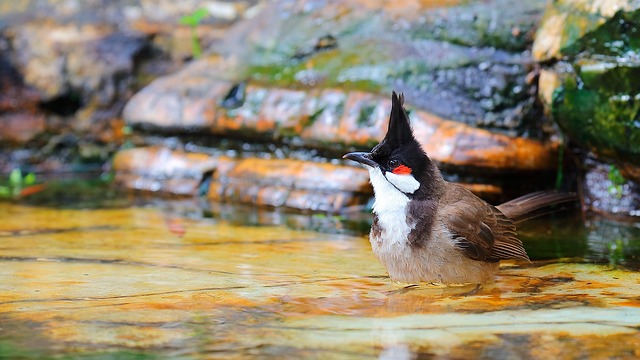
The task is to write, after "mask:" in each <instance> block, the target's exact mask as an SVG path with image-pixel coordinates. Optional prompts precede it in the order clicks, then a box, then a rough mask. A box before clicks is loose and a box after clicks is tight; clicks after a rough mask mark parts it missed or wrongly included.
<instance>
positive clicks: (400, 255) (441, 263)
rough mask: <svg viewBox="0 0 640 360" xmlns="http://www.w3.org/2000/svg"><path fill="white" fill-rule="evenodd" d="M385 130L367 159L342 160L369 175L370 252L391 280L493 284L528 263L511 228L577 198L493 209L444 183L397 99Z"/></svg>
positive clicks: (552, 196)
mask: <svg viewBox="0 0 640 360" xmlns="http://www.w3.org/2000/svg"><path fill="white" fill-rule="evenodd" d="M391 102H392V105H391V115H390V119H389V128H388V130H387V134H386V136H385V137H384V139H383V140H382V141H381V142H380V143H379V144H378V145H376V146H375V147H374V148H373V149H372V150H371V152H353V153H349V154H346V155H344V158H346V159H350V160H353V161H357V162H359V163H360V164H362V165H364V166H365V167H366V168H367V169H368V170H369V177H370V181H371V184H372V185H373V190H374V196H375V202H374V205H373V225H372V227H371V232H370V234H369V240H370V241H371V247H372V248H373V252H374V253H375V254H376V256H377V257H378V259H379V260H380V262H381V263H382V264H383V265H384V266H385V268H386V269H387V271H388V273H389V276H390V277H391V279H393V280H396V281H401V282H408V283H416V282H433V283H441V284H451V283H473V284H482V283H486V282H488V281H492V280H493V278H494V275H495V273H496V272H497V270H498V268H499V262H500V260H503V259H517V260H524V261H529V257H528V256H527V253H526V251H525V249H524V247H523V246H522V242H521V241H520V240H519V239H518V238H517V237H516V227H515V225H514V222H517V221H520V220H524V219H527V218H530V217H532V216H533V214H535V213H536V211H538V210H540V209H542V208H545V207H547V206H550V205H554V204H560V203H565V202H569V201H574V200H575V195H574V194H565V193H557V192H553V191H541V192H536V193H532V194H529V195H524V196H522V197H519V198H517V199H514V200H511V201H508V202H506V203H504V204H502V205H499V206H492V205H490V204H489V203H487V202H485V201H484V200H482V199H480V198H479V197H477V196H476V195H474V194H473V193H472V192H471V191H470V190H468V189H467V188H465V187H463V186H461V185H457V184H454V183H450V182H447V181H446V180H444V179H443V178H442V175H441V174H440V171H439V170H438V167H437V166H436V165H435V164H434V163H433V162H432V161H431V160H430V159H429V157H428V156H427V154H426V153H425V152H424V150H423V149H422V147H421V146H420V144H419V143H418V141H417V140H416V138H415V137H414V135H413V132H412V129H411V125H410V123H409V121H410V120H409V117H408V116H407V113H406V111H405V109H404V96H403V95H402V94H401V95H400V96H397V95H396V93H395V92H394V93H393V95H392V99H391Z"/></svg>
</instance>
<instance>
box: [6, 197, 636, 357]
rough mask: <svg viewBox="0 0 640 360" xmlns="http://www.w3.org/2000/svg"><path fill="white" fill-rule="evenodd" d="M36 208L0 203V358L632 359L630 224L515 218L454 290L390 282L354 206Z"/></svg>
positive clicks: (120, 201) (132, 202) (568, 217)
mask: <svg viewBox="0 0 640 360" xmlns="http://www.w3.org/2000/svg"><path fill="white" fill-rule="evenodd" d="M102 193H103V194H104V193H105V192H102ZM58 196H59V195H58ZM36 199H37V198H36ZM81 200H82V201H81ZM53 203H55V201H45V200H43V198H41V199H40V200H39V201H36V200H33V201H31V202H26V203H25V202H22V203H16V202H13V203H11V202H0V214H1V216H2V219H3V221H2V222H1V223H0V358H7V359H8V358H12V359H13V358H38V359H39V358H61V357H62V358H78V357H79V358H91V359H94V358H118V359H120V358H125V359H126V358H136V359H144V358H165V357H167V358H169V357H170V358H185V359H200V358H225V359H227V358H231V359H233V358H263V357H269V356H273V357H277V358H296V359H297V358H303V357H304V358H354V359H369V358H382V359H411V358H418V357H422V356H424V357H428V356H434V357H437V358H438V357H441V358H470V357H486V358H540V359H547V358H567V359H570V358H614V357H615V358H637V357H638V356H640V350H639V349H640V331H639V329H640V291H639V290H638V289H640V274H639V273H638V272H637V271H636V270H637V269H638V266H637V265H638V254H639V252H640V250H639V248H640V246H639V244H640V241H639V239H640V230H639V227H638V226H634V225H621V224H617V223H612V222H608V221H604V220H597V221H593V220H592V221H591V222H589V223H587V225H583V223H582V220H581V218H580V217H579V215H577V214H576V215H574V214H565V215H559V214H558V215H556V216H555V217H554V216H552V217H547V218H545V219H540V220H536V221H534V222H531V223H529V224H527V225H525V226H523V227H522V228H521V229H520V233H521V235H522V238H523V239H524V241H525V244H526V247H527V248H528V250H529V253H530V254H531V256H532V258H533V259H534V262H533V263H532V264H522V263H513V262H506V263H504V264H503V268H502V270H501V272H500V274H499V275H498V277H497V279H496V282H495V284H492V285H487V286H484V287H483V288H482V289H481V290H480V291H479V292H478V293H477V294H474V295H469V294H468V292H469V291H470V290H472V287H469V286H459V287H449V288H446V287H441V286H436V285H421V286H419V287H413V288H405V286H406V285H407V284H398V283H393V282H391V281H390V280H389V279H388V278H387V276H386V273H385V271H384V269H383V268H382V266H381V265H380V264H379V263H378V262H377V260H376V259H375V258H374V256H373V254H372V252H371V250H370V247H369V243H368V240H367V239H366V228H367V226H368V225H367V223H366V219H368V216H366V214H365V215H364V216H363V215H357V216H330V215H319V214H315V215H313V214H307V215H301V214H287V213H286V212H283V211H271V210H258V209H252V208H238V207H230V206H222V205H219V204H202V203H198V202H197V201H192V200H187V201H182V202H176V201H156V200H154V201H145V202H141V201H139V200H136V199H131V198H129V199H127V198H124V197H115V198H114V197H110V198H109V199H108V201H107V200H104V201H98V202H95V201H93V202H92V201H88V200H87V199H86V198H82V197H80V198H78V197H75V196H70V195H69V196H66V197H65V202H64V203H58V205H57V206H52V204H53ZM60 205H64V206H60ZM363 219H364V220H365V222H364V223H363V222H362V220H363Z"/></svg>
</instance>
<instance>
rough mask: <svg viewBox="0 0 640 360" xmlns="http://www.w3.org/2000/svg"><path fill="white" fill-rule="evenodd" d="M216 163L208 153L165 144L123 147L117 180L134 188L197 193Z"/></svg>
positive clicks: (116, 164) (117, 161)
mask: <svg viewBox="0 0 640 360" xmlns="http://www.w3.org/2000/svg"><path fill="white" fill-rule="evenodd" d="M215 166H216V159H215V158H212V157H211V156H209V155H207V154H199V153H187V152H179V151H171V150H169V149H167V148H163V147H148V148H137V149H128V150H123V151H120V152H118V153H117V154H116V156H115V157H114V159H113V170H114V171H115V173H116V179H115V180H116V183H119V184H120V185H121V186H124V187H127V188H130V189H135V190H142V191H150V192H159V193H165V194H173V195H190V196H193V195H195V194H196V192H197V186H198V184H199V183H200V181H201V180H202V177H203V175H204V174H205V173H206V172H208V171H211V170H212V169H214V168H215Z"/></svg>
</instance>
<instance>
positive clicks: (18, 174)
mask: <svg viewBox="0 0 640 360" xmlns="http://www.w3.org/2000/svg"><path fill="white" fill-rule="evenodd" d="M20 185H22V171H20V169H13V171H11V174H9V186H11V187H18V186H20Z"/></svg>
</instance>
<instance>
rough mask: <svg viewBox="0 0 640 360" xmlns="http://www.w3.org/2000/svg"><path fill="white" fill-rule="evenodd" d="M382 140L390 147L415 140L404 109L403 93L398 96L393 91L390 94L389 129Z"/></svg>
mask: <svg viewBox="0 0 640 360" xmlns="http://www.w3.org/2000/svg"><path fill="white" fill-rule="evenodd" d="M384 141H385V142H386V143H387V144H388V145H389V146H391V147H399V146H402V145H404V144H406V143H408V142H411V141H415V138H414V137H413V132H412V131H411V124H410V122H409V116H407V112H406V111H405V110H404V95H403V94H402V93H401V94H400V95H399V96H398V94H396V92H395V91H394V92H393V94H392V95H391V115H390V116H389V129H388V130H387V135H386V136H385V137H384Z"/></svg>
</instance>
